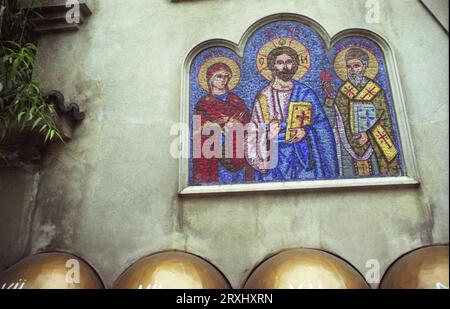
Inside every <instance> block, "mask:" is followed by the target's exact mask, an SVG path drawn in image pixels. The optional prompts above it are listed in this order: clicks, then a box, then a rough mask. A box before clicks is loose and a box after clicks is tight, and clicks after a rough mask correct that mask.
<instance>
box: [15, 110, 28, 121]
mask: <svg viewBox="0 0 450 309" xmlns="http://www.w3.org/2000/svg"><path fill="white" fill-rule="evenodd" d="M26 113H27V112H20V113H19V115H18V116H17V121H18V122H19V123H20V122H21V119H22V117H23V115H25V114H26Z"/></svg>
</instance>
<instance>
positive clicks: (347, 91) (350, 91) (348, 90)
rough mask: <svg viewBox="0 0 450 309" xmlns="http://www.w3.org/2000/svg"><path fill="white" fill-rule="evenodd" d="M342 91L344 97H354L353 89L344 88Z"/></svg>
mask: <svg viewBox="0 0 450 309" xmlns="http://www.w3.org/2000/svg"><path fill="white" fill-rule="evenodd" d="M344 91H345V94H346V95H351V96H354V95H355V93H354V92H353V91H354V89H353V88H352V87H344Z"/></svg>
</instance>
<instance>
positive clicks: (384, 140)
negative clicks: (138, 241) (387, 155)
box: [377, 130, 392, 149]
mask: <svg viewBox="0 0 450 309" xmlns="http://www.w3.org/2000/svg"><path fill="white" fill-rule="evenodd" d="M377 134H378V138H379V139H380V140H381V141H382V142H384V143H385V144H386V146H387V147H388V148H389V149H391V148H392V145H391V144H389V142H388V140H387V137H388V136H387V135H386V133H384V132H381V131H380V130H377Z"/></svg>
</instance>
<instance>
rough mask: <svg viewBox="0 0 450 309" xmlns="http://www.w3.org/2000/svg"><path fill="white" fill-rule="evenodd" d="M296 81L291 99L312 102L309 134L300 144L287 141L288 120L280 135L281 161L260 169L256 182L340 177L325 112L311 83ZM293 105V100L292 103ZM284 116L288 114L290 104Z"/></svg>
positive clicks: (284, 122) (332, 136) (307, 130)
mask: <svg viewBox="0 0 450 309" xmlns="http://www.w3.org/2000/svg"><path fill="white" fill-rule="evenodd" d="M293 82H294V87H293V89H292V94H291V98H290V102H308V103H311V105H312V123H311V125H307V126H305V127H304V128H305V130H306V133H307V136H306V137H305V138H304V139H303V140H302V141H301V142H298V143H287V142H286V140H285V136H286V120H287V117H285V119H283V121H282V125H281V131H280V133H279V135H278V139H277V141H276V142H277V143H278V164H277V165H276V167H275V168H273V169H271V170H269V171H268V172H267V173H260V172H257V173H256V175H255V178H256V180H257V181H289V180H314V179H328V178H336V177H338V176H339V167H338V161H337V155H336V144H335V140H334V135H333V131H332V129H331V127H330V124H329V122H328V118H327V116H326V114H325V111H324V109H323V107H322V105H321V103H320V101H319V99H318V97H317V96H316V94H315V93H314V91H313V90H312V89H311V88H309V87H308V86H306V85H304V84H302V83H299V82H297V81H293ZM290 104H291V103H290ZM286 109H287V110H285V111H284V113H283V114H284V115H288V109H289V104H288V105H287V106H286Z"/></svg>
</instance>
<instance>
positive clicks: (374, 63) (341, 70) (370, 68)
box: [333, 46, 380, 81]
mask: <svg viewBox="0 0 450 309" xmlns="http://www.w3.org/2000/svg"><path fill="white" fill-rule="evenodd" d="M355 47H356V48H359V49H362V50H363V51H365V52H366V53H367V55H369V63H368V64H367V69H366V72H365V74H364V75H365V76H367V77H368V78H370V79H375V77H376V76H377V75H378V71H379V69H380V65H379V64H378V60H377V57H376V56H375V55H374V53H373V52H372V51H370V50H368V49H366V48H363V47H359V46H349V47H347V48H345V49H343V50H341V51H340V52H339V53H338V54H337V55H336V58H334V65H333V66H334V71H335V72H336V75H337V76H338V77H339V78H340V79H341V80H343V81H346V80H347V63H346V62H345V54H346V53H347V51H348V50H349V49H350V48H355Z"/></svg>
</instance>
